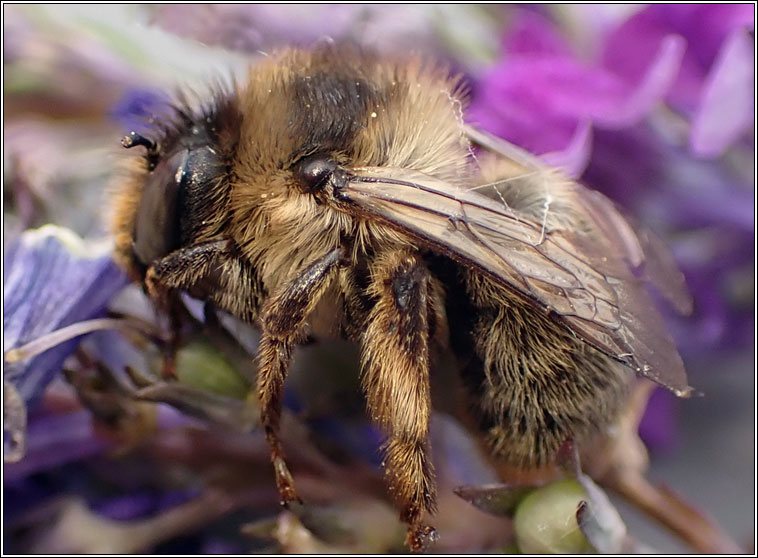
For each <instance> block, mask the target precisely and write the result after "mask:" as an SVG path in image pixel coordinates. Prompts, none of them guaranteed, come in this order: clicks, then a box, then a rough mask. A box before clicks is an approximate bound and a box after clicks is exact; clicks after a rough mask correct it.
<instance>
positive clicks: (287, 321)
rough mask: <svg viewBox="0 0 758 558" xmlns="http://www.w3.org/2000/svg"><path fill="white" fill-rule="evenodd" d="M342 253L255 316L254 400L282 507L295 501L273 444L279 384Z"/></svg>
mask: <svg viewBox="0 0 758 558" xmlns="http://www.w3.org/2000/svg"><path fill="white" fill-rule="evenodd" d="M342 258H343V249H342V248H335V249H334V250H332V251H330V252H329V253H328V254H326V255H325V256H323V257H322V258H320V259H318V260H316V261H315V262H314V263H312V264H310V265H309V266H308V267H306V268H305V269H304V270H303V271H302V272H301V273H299V274H298V275H297V277H295V279H294V280H292V281H290V282H289V283H288V284H286V285H284V287H283V288H281V289H279V290H278V291H277V292H275V293H274V295H273V296H272V297H271V298H270V299H269V300H268V301H267V302H266V304H265V305H264V307H263V310H262V312H261V320H260V321H261V340H260V344H259V346H258V381H257V388H258V399H259V401H260V407H261V425H262V426H263V428H264V430H265V432H266V440H267V441H268V444H269V448H270V449H271V462H272V463H273V465H274V472H275V474H276V485H277V488H278V489H279V495H280V496H281V498H282V504H283V505H285V504H287V503H288V502H295V501H300V498H299V497H298V496H297V493H296V492H295V485H294V482H293V480H292V475H291V474H290V472H289V469H288V468H287V464H286V462H285V458H284V450H283V449H282V444H281V442H280V440H279V421H280V418H281V414H282V396H283V394H284V380H285V378H286V376H287V369H288V368H289V364H290V359H291V357H292V349H293V347H294V345H295V342H296V341H297V339H298V336H299V334H300V332H301V329H302V326H303V324H304V323H305V320H306V319H307V318H308V315H309V314H310V313H311V311H312V310H313V309H314V308H315V306H316V304H317V303H318V301H319V299H320V298H321V295H322V294H323V293H324V291H325V290H326V288H327V287H328V286H329V284H330V282H331V280H332V278H333V277H334V275H335V273H336V272H337V270H338V269H339V266H340V264H341V262H342Z"/></svg>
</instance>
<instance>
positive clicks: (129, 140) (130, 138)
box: [121, 132, 156, 151]
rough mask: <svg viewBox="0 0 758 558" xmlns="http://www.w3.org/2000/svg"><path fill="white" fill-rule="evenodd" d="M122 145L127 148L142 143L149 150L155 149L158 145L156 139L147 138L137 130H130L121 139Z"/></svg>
mask: <svg viewBox="0 0 758 558" xmlns="http://www.w3.org/2000/svg"><path fill="white" fill-rule="evenodd" d="M121 145H123V146H124V147H126V148H127V149H131V148H132V147H136V146H138V145H141V146H143V147H145V148H146V149H147V150H148V151H155V148H156V145H155V142H154V141H151V140H149V139H147V138H146V137H145V136H143V135H141V134H138V133H137V132H129V133H128V134H127V135H125V136H124V137H123V139H122V140H121Z"/></svg>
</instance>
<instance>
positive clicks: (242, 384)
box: [174, 339, 252, 399]
mask: <svg viewBox="0 0 758 558" xmlns="http://www.w3.org/2000/svg"><path fill="white" fill-rule="evenodd" d="M251 366H252V363H251ZM174 368H175V369H176V374H177V376H178V378H179V381H180V382H181V383H182V384H185V385H187V386H191V387H194V388H197V389H199V390H203V391H209V392H212V393H215V394H218V395H224V396H226V397H234V398H236V399H243V398H244V397H245V396H246V395H247V394H248V392H249V391H250V386H249V385H248V383H247V381H246V380H245V379H244V378H243V377H242V376H241V375H240V374H239V372H237V369H236V368H235V367H234V366H233V365H232V364H231V362H230V361H229V360H228V359H227V358H226V357H225V356H224V355H223V354H222V353H221V352H219V351H218V350H217V349H216V348H215V347H214V346H213V345H211V344H210V343H208V342H207V341H205V340H203V339H196V340H193V341H192V342H190V343H188V344H187V345H185V346H183V347H182V348H180V349H179V350H178V351H177V352H176V363H175V367H174Z"/></svg>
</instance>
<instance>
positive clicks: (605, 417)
mask: <svg viewBox="0 0 758 558" xmlns="http://www.w3.org/2000/svg"><path fill="white" fill-rule="evenodd" d="M466 289H467V290H468V291H469V293H468V294H469V297H468V304H470V305H471V306H470V307H469V308H468V310H467V312H466V313H467V314H468V315H470V316H476V319H475V320H474V321H472V322H471V323H470V324H469V326H468V328H467V331H465V332H462V331H458V333H457V336H456V338H455V339H453V341H454V342H453V348H454V349H455V350H456V352H457V353H458V354H459V357H460V356H463V358H465V359H466V360H467V361H468V363H467V365H466V367H465V369H464V372H463V374H464V381H465V383H466V384H467V386H468V389H469V392H470V396H471V400H472V403H473V407H474V409H475V412H476V414H477V415H478V419H479V423H480V425H481V427H482V429H483V430H484V431H485V432H486V435H487V438H488V440H489V442H490V444H491V446H492V451H493V453H494V455H496V456H497V457H498V458H499V459H502V460H504V461H505V462H507V463H509V464H511V465H514V466H518V467H534V466H543V465H547V464H549V463H551V462H553V460H554V459H555V457H556V455H557V453H558V450H559V449H560V447H561V446H562V445H563V443H564V442H565V441H566V440H567V439H571V440H573V441H574V442H576V443H577V444H579V445H581V443H582V442H583V441H585V440H588V439H589V438H590V437H592V436H593V435H594V434H597V433H599V432H600V431H601V430H602V429H603V428H605V427H606V426H608V425H609V424H610V423H611V422H612V421H613V420H614V418H615V417H616V416H617V414H618V411H619V409H620V406H621V403H622V402H623V399H624V396H625V393H626V389H627V385H628V382H629V381H630V380H631V379H632V378H633V374H632V373H631V371H629V370H627V369H626V368H625V367H624V366H623V365H621V364H619V363H617V362H615V361H613V360H612V359H610V358H609V357H607V356H605V355H603V354H602V353H600V352H598V351H596V350H595V349H593V348H592V347H590V346H589V345H587V344H585V343H583V342H582V341H580V340H578V339H576V338H574V337H573V336H572V335H571V334H570V333H569V332H567V331H566V330H565V329H563V328H562V327H561V326H560V325H559V324H556V323H555V322H553V321H552V319H551V318H550V317H549V316H548V315H547V314H544V313H540V312H539V311H536V310H535V308H534V307H533V306H531V305H529V304H528V303H527V302H525V301H523V300H521V299H519V298H518V297H516V296H514V295H512V294H511V293H509V292H508V291H506V290H505V289H502V288H500V287H498V286H497V285H494V284H491V283H489V282H488V281H486V280H484V281H482V279H481V277H480V278H477V279H474V280H472V281H468V282H467V286H466ZM477 289H479V290H478V291H477ZM483 289H484V290H486V293H485V294H486V296H480V295H482V290H483ZM498 291H499V292H498ZM485 301H486V302H485Z"/></svg>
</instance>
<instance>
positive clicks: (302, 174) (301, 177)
mask: <svg viewBox="0 0 758 558" xmlns="http://www.w3.org/2000/svg"><path fill="white" fill-rule="evenodd" d="M336 169H337V163H336V162H335V161H334V160H333V159H330V158H329V157H327V156H326V155H323V154H315V155H309V156H307V157H305V158H303V159H300V160H299V161H298V162H297V163H295V165H294V167H293V169H292V172H293V173H294V175H295V179H296V180H297V181H298V183H299V185H300V187H301V188H302V189H303V190H304V191H305V192H314V191H316V190H319V189H321V188H323V187H324V186H325V185H326V183H327V181H328V180H329V178H330V177H331V175H332V173H334V171H335V170H336Z"/></svg>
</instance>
